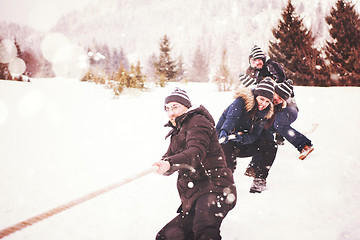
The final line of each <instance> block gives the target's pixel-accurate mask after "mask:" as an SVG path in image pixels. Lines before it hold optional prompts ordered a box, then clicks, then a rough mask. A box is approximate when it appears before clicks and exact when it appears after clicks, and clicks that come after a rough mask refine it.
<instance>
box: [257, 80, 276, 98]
mask: <svg viewBox="0 0 360 240" xmlns="http://www.w3.org/2000/svg"><path fill="white" fill-rule="evenodd" d="M274 85H275V84H274V80H272V79H271V78H270V77H266V78H264V79H263V80H261V81H260V82H259V84H258V85H257V86H256V88H255V90H254V94H255V95H256V96H263V97H266V98H268V99H270V100H271V101H272V100H273V98H274V92H275V86H274Z"/></svg>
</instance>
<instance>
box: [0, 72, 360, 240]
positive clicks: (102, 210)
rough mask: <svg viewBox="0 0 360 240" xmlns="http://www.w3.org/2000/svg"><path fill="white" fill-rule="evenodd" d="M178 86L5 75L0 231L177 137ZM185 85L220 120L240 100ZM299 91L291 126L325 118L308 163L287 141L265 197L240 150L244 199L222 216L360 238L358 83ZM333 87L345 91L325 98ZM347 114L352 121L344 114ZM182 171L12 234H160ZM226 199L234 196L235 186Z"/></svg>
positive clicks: (225, 230) (230, 238) (250, 231)
mask: <svg viewBox="0 0 360 240" xmlns="http://www.w3.org/2000/svg"><path fill="white" fill-rule="evenodd" d="M174 86H175V84H174V83H172V84H169V85H168V87H166V88H154V87H151V91H148V92H143V93H138V94H135V95H134V94H131V93H125V94H124V95H122V96H120V97H119V98H118V99H114V98H113V96H112V92H111V91H110V90H107V89H105V88H103V87H102V86H99V85H95V84H90V83H83V82H79V81H77V80H72V79H60V78H55V79H32V81H31V83H24V82H13V81H11V82H10V81H0V133H1V134H0V146H1V151H0V179H1V182H0V192H1V196H2V197H1V198H0V205H1V206H2V207H1V209H0V229H4V228H6V227H9V226H11V225H13V224H16V223H18V222H20V221H23V220H25V219H28V218H30V217H33V216H35V215H37V214H40V213H42V212H44V211H47V210H49V209H51V208H54V207H57V206H59V205H61V204H64V203H67V202H69V201H71V200H74V199H76V198H78V197H81V196H83V195H85V194H88V193H90V192H93V191H95V190H97V189H100V188H102V187H104V186H107V185H109V184H112V183H114V182H118V181H119V180H121V179H125V178H127V177H128V176H133V175H134V174H137V173H138V172H140V171H142V170H144V169H146V168H148V167H150V166H151V164H152V163H153V162H155V161H157V160H159V159H161V156H162V155H163V154H164V153H165V152H166V150H167V147H168V143H169V142H168V140H164V136H165V135H166V134H167V132H168V130H169V129H166V128H164V127H163V125H164V123H165V122H166V121H167V116H166V113H164V111H163V99H164V97H165V96H167V94H168V93H169V92H171V91H172V90H173V88H174ZM180 87H181V88H183V89H186V90H187V92H188V94H189V96H190V98H191V99H192V102H194V103H199V104H203V105H204V106H205V107H206V108H207V109H208V110H209V111H210V113H211V114H212V115H213V116H214V119H215V121H216V120H217V119H219V117H220V115H221V113H222V112H223V110H224V109H225V107H227V106H228V105H229V104H230V103H231V102H232V101H233V99H232V96H233V94H232V93H231V92H228V93H224V92H217V91H216V86H213V85H212V84H207V83H187V84H180ZM295 92H296V100H297V103H298V106H299V108H300V112H299V116H298V119H297V120H296V122H295V123H294V125H293V127H294V128H295V129H296V130H298V131H301V132H302V131H307V130H308V129H309V128H311V126H312V123H314V122H317V123H318V124H319V126H318V128H317V129H316V130H315V131H314V132H313V133H311V134H309V135H308V137H309V138H310V139H311V140H312V141H313V143H314V146H315V150H314V152H313V153H311V155H310V156H309V158H308V159H306V160H304V161H300V160H298V154H299V153H298V151H297V150H296V149H295V148H294V147H293V146H292V145H291V144H289V143H288V142H285V145H283V146H280V147H279V148H278V155H277V158H276V160H275V162H274V165H273V167H272V168H271V170H270V175H269V177H268V179H267V186H268V190H266V191H265V192H263V193H261V194H256V195H254V194H250V193H249V188H250V185H251V181H252V179H251V178H249V177H246V176H244V174H243V173H244V171H245V169H246V167H247V165H248V163H249V161H250V159H249V158H242V159H239V161H238V166H237V169H236V171H235V173H234V178H235V183H236V186H237V194H238V197H237V199H236V201H237V205H236V206H235V208H234V209H233V210H231V211H230V212H229V213H228V215H227V216H226V217H225V219H224V221H223V224H222V227H221V234H222V236H223V239H227V240H236V239H252V240H262V239H274V240H275V239H276V240H287V239H292V240H304V239H307V240H318V239H327V240H343V239H352V240H355V239H359V236H360V230H359V227H358V223H359V222H360V206H359V199H360V193H359V191H358V186H359V185H360V177H359V174H358V169H359V168H360V162H359V161H358V160H359V159H360V152H359V148H358V136H357V135H358V133H359V132H360V125H359V124H358V123H359V122H360V113H359V108H358V107H357V105H356V104H357V103H358V102H359V101H360V89H359V88H351V87H341V88H340V87H339V88H338V87H333V88H315V87H297V86H295ZM329 96H337V97H339V99H346V101H328V100H326V99H328V98H329ZM344 116H351V121H348V120H347V121H346V124H345V123H344ZM176 179H177V174H173V175H171V176H160V175H156V174H149V175H147V176H144V177H142V178H140V179H138V180H136V181H133V182H131V183H129V184H127V185H124V186H122V187H120V188H117V189H114V190H112V191H111V192H108V193H106V194H103V195H101V196H99V197H97V198H94V199H92V200H90V201H88V202H85V203H83V204H81V205H79V206H76V207H74V208H71V209H68V210H66V211H64V212H62V213H60V214H58V215H55V216H53V217H51V218H49V219H46V220H44V221H42V222H39V223H36V224H34V225H33V226H30V227H27V228H25V229H23V230H21V231H19V232H16V233H14V234H12V235H11V236H9V237H7V238H5V239H11V240H22V239H28V240H35V239H36V240H48V239H52V240H60V239H61V240H63V239H76V240H78V239H94V240H95V239H104V240H106V239H115V238H121V239H132V240H143V239H154V238H155V235H156V233H157V232H158V231H159V230H160V229H161V227H163V226H164V225H165V224H166V223H167V222H168V221H170V220H171V219H172V218H173V217H175V215H176V210H177V208H178V207H179V205H180V201H179V196H178V193H177V190H176ZM223 198H224V201H225V202H227V201H229V202H233V201H235V196H234V195H233V194H232V193H231V192H230V191H226V190H225V191H224V194H223ZM215 204H216V203H215ZM219 214H220V213H219ZM219 217H221V214H220V215H219ZM259 228H261V231H259Z"/></svg>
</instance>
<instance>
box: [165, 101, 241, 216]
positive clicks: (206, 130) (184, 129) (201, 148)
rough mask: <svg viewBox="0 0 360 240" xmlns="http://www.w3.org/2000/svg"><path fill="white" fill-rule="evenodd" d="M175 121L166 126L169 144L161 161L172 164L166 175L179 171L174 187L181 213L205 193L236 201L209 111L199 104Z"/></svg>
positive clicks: (231, 181)
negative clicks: (168, 128) (175, 186)
mask: <svg viewBox="0 0 360 240" xmlns="http://www.w3.org/2000/svg"><path fill="white" fill-rule="evenodd" d="M175 121H176V127H174V126H173V125H172V124H171V123H170V122H168V123H167V124H166V125H165V126H168V127H171V128H172V129H171V131H170V132H169V133H168V135H167V136H166V137H169V136H170V137H171V141H170V145H169V148H168V150H167V152H166V153H165V155H164V156H163V159H164V160H166V161H169V162H170V165H171V167H170V169H169V171H168V172H166V175H170V174H172V173H174V172H175V171H178V172H179V175H178V180H177V188H178V192H179V196H180V199H181V208H182V210H183V212H187V211H189V210H190V209H191V208H192V207H193V204H194V202H195V201H196V199H197V198H198V197H199V196H201V195H204V194H207V193H211V192H213V193H219V194H221V195H223V196H224V197H228V196H231V197H232V198H233V197H235V198H236V188H235V185H234V179H233V175H232V172H231V170H230V169H229V168H228V167H227V164H226V162H225V157H224V152H223V150H222V148H221V146H220V144H219V142H218V137H217V134H216V130H215V122H214V119H213V117H212V116H211V115H210V113H209V112H208V110H207V109H206V108H205V107H204V106H202V105H201V106H199V107H196V108H195V107H193V108H190V109H189V110H188V111H187V112H186V113H185V114H183V115H181V116H179V117H177V118H176V120H175ZM232 201H234V200H232Z"/></svg>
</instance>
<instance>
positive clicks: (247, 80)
mask: <svg viewBox="0 0 360 240" xmlns="http://www.w3.org/2000/svg"><path fill="white" fill-rule="evenodd" d="M239 81H240V83H241V84H242V85H243V86H244V87H249V86H251V85H254V84H255V83H256V79H255V78H252V77H250V76H249V75H247V74H242V75H240V76H239Z"/></svg>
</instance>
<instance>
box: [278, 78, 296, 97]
mask: <svg viewBox="0 0 360 240" xmlns="http://www.w3.org/2000/svg"><path fill="white" fill-rule="evenodd" d="M275 93H276V94H277V95H279V97H281V98H282V99H284V100H285V101H286V100H287V99H288V98H289V97H290V96H291V95H292V94H293V87H292V81H291V80H290V79H288V80H286V81H285V82H282V83H279V84H277V85H276V86H275Z"/></svg>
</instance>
